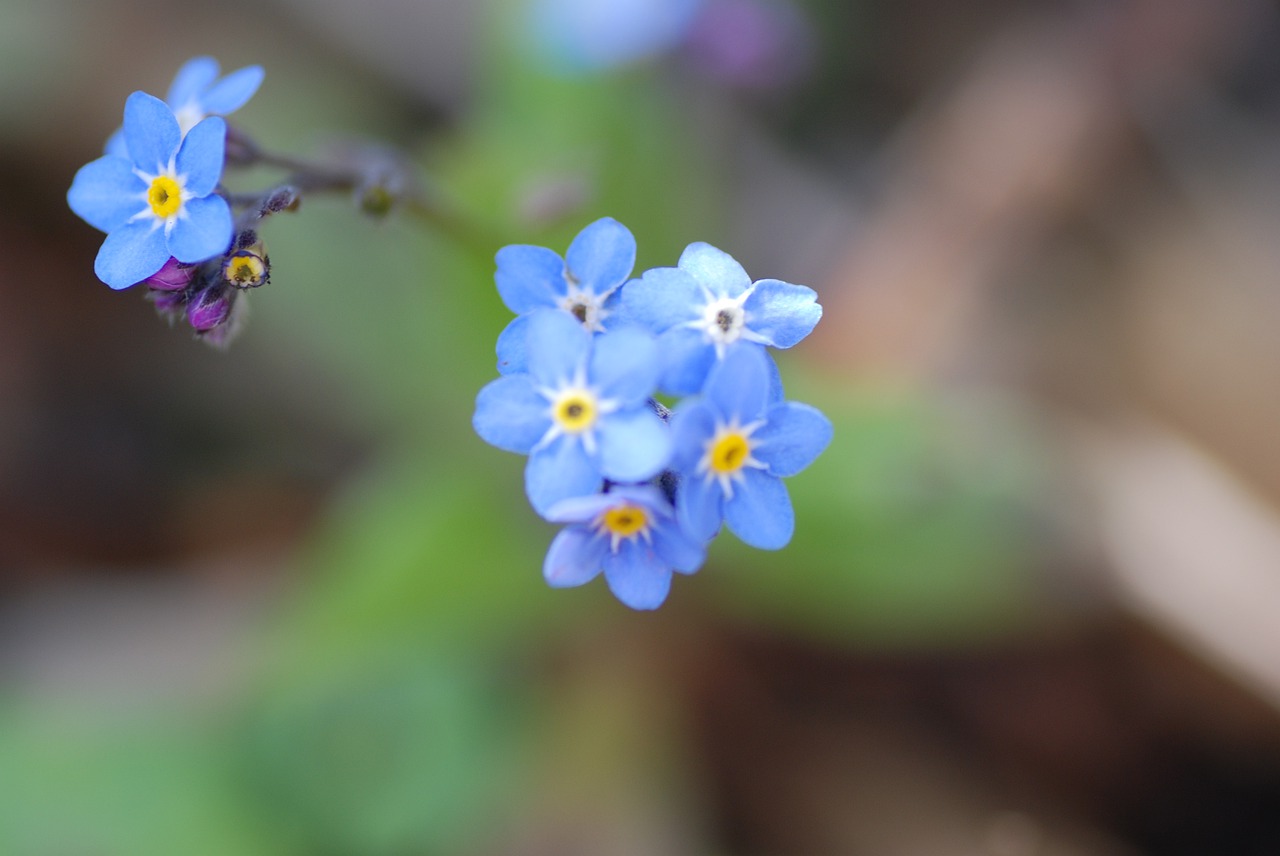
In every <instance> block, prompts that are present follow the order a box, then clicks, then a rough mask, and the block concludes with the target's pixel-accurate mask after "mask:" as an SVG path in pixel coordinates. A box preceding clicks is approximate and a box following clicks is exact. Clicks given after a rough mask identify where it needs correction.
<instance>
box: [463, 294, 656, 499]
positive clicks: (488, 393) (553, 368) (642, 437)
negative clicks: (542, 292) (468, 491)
mask: <svg viewBox="0 0 1280 856" xmlns="http://www.w3.org/2000/svg"><path fill="white" fill-rule="evenodd" d="M657 366H658V360H657V350H656V345H655V343H654V340H653V337H652V336H651V335H649V334H648V333H647V332H645V331H644V330H641V329H639V328H637V327H620V328H618V329H616V330H611V331H610V332H608V333H606V334H604V335H602V336H598V337H593V336H592V335H591V333H589V332H588V331H587V330H586V329H585V328H584V327H583V326H582V325H581V324H580V323H578V322H577V321H576V320H575V319H574V318H573V317H572V316H571V315H569V314H568V313H565V312H558V311H553V310H542V311H539V312H535V313H533V314H531V315H530V316H529V323H528V368H529V371H528V373H521V374H512V375H506V376H504V377H500V378H498V379H497V380H495V381H493V382H492V383H490V384H489V385H488V386H486V387H485V388H484V389H482V390H480V394H479V395H478V396H477V398H476V411H475V416H474V417H473V419H472V424H473V425H474V426H475V430H476V433H478V434H479V435H480V436H481V437H482V438H483V439H484V440H486V441H487V442H489V443H492V444H493V445H495V446H497V447H498V448H500V449H506V450H508V451H511V452H516V453H518V454H527V455H528V456H529V462H528V464H527V466H526V467H525V492H526V493H527V494H528V497H529V501H530V503H531V504H532V505H533V507H534V509H535V510H536V511H538V513H540V514H546V513H547V511H548V510H549V509H550V508H551V506H553V505H554V504H555V503H557V502H559V501H561V500H563V499H568V498H570V497H576V496H586V495H589V494H593V493H596V492H597V491H599V490H600V488H601V486H602V484H603V482H604V480H605V479H609V480H611V481H615V482H639V481H644V480H646V479H649V478H652V477H653V476H655V475H657V474H658V473H659V471H661V470H662V468H663V467H664V466H666V463H667V459H668V457H669V456H670V452H671V436H670V432H669V431H668V430H667V426H666V424H665V423H664V422H663V421H662V419H661V418H660V417H659V416H658V414H657V413H656V412H655V411H654V409H653V408H652V407H651V406H650V405H649V396H650V395H652V394H653V391H654V384H655V382H656V380H657Z"/></svg>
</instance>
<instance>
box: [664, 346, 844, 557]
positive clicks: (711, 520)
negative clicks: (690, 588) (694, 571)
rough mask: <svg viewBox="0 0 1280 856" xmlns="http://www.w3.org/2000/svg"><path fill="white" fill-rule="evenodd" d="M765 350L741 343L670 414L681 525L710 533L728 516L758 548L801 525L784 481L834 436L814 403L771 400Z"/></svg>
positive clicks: (778, 543)
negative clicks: (695, 395) (696, 394)
mask: <svg viewBox="0 0 1280 856" xmlns="http://www.w3.org/2000/svg"><path fill="white" fill-rule="evenodd" d="M769 385H770V381H769V366H768V362H767V356H766V354H765V353H764V351H763V350H762V349H760V348H755V347H749V346H746V345H736V346H734V347H731V348H729V349H728V350H727V351H726V352H725V356H724V359H723V360H722V361H721V362H719V363H717V364H716V365H715V366H714V367H713V368H712V369H711V372H710V374H709V375H708V377H707V383H706V387H705V389H704V390H703V394H702V396H701V398H699V399H695V400H691V401H688V402H685V403H683V404H682V405H681V406H680V407H678V408H676V411H675V414H674V415H673V416H672V419H671V431H672V434H673V435H674V439H675V450H674V452H673V456H672V466H673V468H674V469H676V470H677V471H678V472H679V473H680V477H681V478H680V487H679V491H678V493H677V509H678V511H679V516H680V522H681V525H683V526H684V527H685V529H686V530H687V531H688V532H689V533H690V534H692V535H693V536H694V537H697V538H710V537H711V536H712V535H714V534H715V532H716V530H717V529H719V527H720V523H721V521H723V522H724V523H726V524H727V525H728V527H729V529H730V530H732V532H733V533H734V534H735V535H737V536H738V537H739V538H741V539H742V540H743V541H745V542H746V543H747V544H750V545H751V546H753V547H759V548H761V549H765V550H776V549H779V548H781V547H784V546H786V544H787V542H788V541H790V540H791V534H792V532H793V530H794V529H795V517H794V513H793V512H792V509H791V498H790V496H789V495H788V494H787V488H786V486H785V485H784V484H783V483H782V478H783V477H786V476H792V475H795V474H796V473H798V472H800V471H801V470H802V469H804V468H805V467H807V466H808V465H809V464H810V463H812V462H813V460H814V459H815V458H816V457H817V456H818V455H819V454H820V453H821V452H822V450H823V449H825V448H826V446H827V444H828V443H829V442H830V441H831V422H830V421H829V420H828V419H827V417H825V416H823V415H822V413H821V412H819V411H818V410H816V409H814V408H813V407H810V406H809V405H807V404H798V403H796V402H789V401H778V402H772V403H771V402H770V401H769Z"/></svg>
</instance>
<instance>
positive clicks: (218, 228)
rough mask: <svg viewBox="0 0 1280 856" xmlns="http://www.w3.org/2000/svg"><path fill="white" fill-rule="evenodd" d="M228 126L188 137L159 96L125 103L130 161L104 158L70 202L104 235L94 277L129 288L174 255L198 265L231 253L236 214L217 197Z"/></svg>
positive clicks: (209, 123)
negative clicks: (232, 219)
mask: <svg viewBox="0 0 1280 856" xmlns="http://www.w3.org/2000/svg"><path fill="white" fill-rule="evenodd" d="M226 137H227V126H226V123H225V122H224V121H223V120H222V119H219V118H217V117H211V118H208V119H205V120H204V121H202V122H200V123H198V124H197V125H196V126H195V127H193V128H192V129H191V131H190V132H189V133H188V134H187V135H186V136H185V137H184V136H183V135H182V131H181V129H180V128H179V126H178V120H177V119H176V118H174V115H173V111H172V110H170V109H169V107H168V105H166V104H165V103H164V102H163V101H161V100H160V99H159V98H155V97H153V96H151V95H147V94H146V93H145V92H135V93H133V94H132V95H130V96H129V99H128V101H126V102H125V109H124V139H125V142H126V144H127V149H128V151H129V153H130V156H129V157H127V158H126V157H120V156H118V155H104V156H102V157H100V158H98V159H97V160H95V161H93V162H92V163H89V164H86V165H85V166H83V167H81V168H80V171H79V172H77V173H76V176H75V179H74V180H73V181H72V184H71V189H70V190H69V191H67V203H68V204H69V205H70V206H71V210H72V211H74V212H76V214H78V215H80V216H81V217H82V218H84V220H85V221H86V222H87V223H89V225H91V226H93V227H94V228H96V229H101V230H102V231H104V232H106V233H107V238H106V240H105V241H103V243H102V248H101V249H100V250H99V251H98V257H97V259H96V261H95V262H94V272H95V273H97V275H98V278H99V279H101V280H102V281H103V282H105V283H106V284H107V285H109V286H111V287H112V288H115V289H121V288H128V287H129V286H131V285H135V284H137V283H139V282H142V281H143V280H145V279H147V278H148V277H150V276H152V275H153V274H155V273H157V272H158V271H159V270H160V269H161V268H163V267H164V266H165V264H166V263H168V262H169V260H170V259H171V258H173V259H177V260H178V261H179V262H182V263H184V264H193V263H196V262H202V261H205V260H207V259H210V258H212V257H214V256H216V255H220V254H221V253H224V252H226V250H227V248H228V246H229V245H230V243H231V232H232V223H231V209H230V207H229V206H228V205H227V202H226V200H225V199H223V198H222V197H221V196H219V195H217V193H216V192H215V191H216V189H217V186H218V182H219V181H220V180H221V178H222V167H223V160H224V151H225V147H226Z"/></svg>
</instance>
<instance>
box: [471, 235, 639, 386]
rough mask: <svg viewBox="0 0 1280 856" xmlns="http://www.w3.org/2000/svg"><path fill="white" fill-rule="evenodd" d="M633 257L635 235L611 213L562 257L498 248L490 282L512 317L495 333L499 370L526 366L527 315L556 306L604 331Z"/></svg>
mask: <svg viewBox="0 0 1280 856" xmlns="http://www.w3.org/2000/svg"><path fill="white" fill-rule="evenodd" d="M635 261H636V239H635V238H634V237H633V236H632V234H631V231H630V230H629V229H627V227H626V226H623V225H622V224H621V223H619V222H618V221H617V220H614V219H613V218H612V217H604V218H602V219H600V220H597V221H595V222H594V223H592V224H591V225H589V226H587V227H586V228H585V229H583V230H582V231H581V232H579V233H578V236H577V237H576V238H574V239H573V242H572V243H571V244H569V251H568V252H566V253H565V256H564V258H563V259H561V258H560V256H559V255H558V254H557V253H556V252H555V251H554V250H550V249H547V248H546V247H538V246H534V245H532V244H512V245H510V246H506V247H503V248H502V249H501V250H499V251H498V255H497V263H498V270H497V273H496V274H495V275H494V281H495V282H496V283H497V285H498V294H499V295H501V297H502V301H503V302H504V303H505V304H506V305H507V308H508V309H510V310H511V311H512V312H514V313H516V318H515V319H514V320H513V321H512V322H511V323H510V324H508V325H507V328H506V329H505V330H503V331H502V333H501V335H499V337H498V347H497V351H498V371H499V372H500V373H502V374H515V373H517V372H523V371H526V370H527V350H526V348H527V337H528V333H527V329H528V324H529V313H532V312H535V311H537V310H539V309H544V308H559V309H562V310H564V311H565V312H567V313H569V314H571V315H572V316H573V317H574V318H576V319H578V321H579V322H580V323H581V324H582V326H583V327H584V328H586V329H587V330H590V331H591V332H593V333H599V332H603V331H604V330H605V329H606V328H607V324H606V322H607V320H608V318H609V316H610V315H612V314H613V311H614V309H615V307H616V304H617V298H618V286H620V285H622V284H623V283H624V282H626V280H627V277H629V276H630V275H631V268H632V267H633V266H634V265H635Z"/></svg>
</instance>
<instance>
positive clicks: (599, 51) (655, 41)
mask: <svg viewBox="0 0 1280 856" xmlns="http://www.w3.org/2000/svg"><path fill="white" fill-rule="evenodd" d="M704 2H705V0H531V2H530V5H529V27H528V29H527V32H528V34H529V36H530V37H531V40H532V44H533V47H534V48H535V49H536V50H537V51H538V52H539V53H540V54H541V56H542V58H543V59H544V60H546V62H547V64H548V65H550V66H551V67H552V68H555V69H557V70H560V71H565V72H571V73H572V72H591V71H599V70H603V69H610V68H616V67H618V66H623V65H627V64H629V63H632V62H636V61H638V60H643V59H646V58H648V57H651V56H654V55H656V54H660V53H664V52H666V51H669V50H671V49H672V48H674V47H676V46H677V45H679V44H680V43H681V42H682V41H683V40H684V39H685V38H686V37H687V35H688V33H689V30H690V27H691V26H692V24H693V23H694V21H695V20H696V19H697V16H698V12H699V11H700V10H701V9H702V6H703V4H704Z"/></svg>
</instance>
